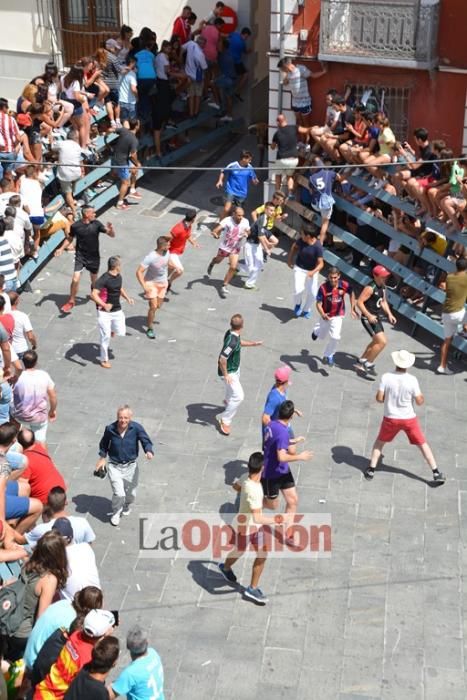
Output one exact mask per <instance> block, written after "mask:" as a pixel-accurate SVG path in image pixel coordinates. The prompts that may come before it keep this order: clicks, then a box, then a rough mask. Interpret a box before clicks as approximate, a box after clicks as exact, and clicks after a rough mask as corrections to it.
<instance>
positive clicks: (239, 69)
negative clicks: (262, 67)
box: [235, 63, 248, 76]
mask: <svg viewBox="0 0 467 700" xmlns="http://www.w3.org/2000/svg"><path fill="white" fill-rule="evenodd" d="M235 72H236V74H237V75H239V76H240V75H245V73H248V71H247V69H246V68H245V66H244V64H243V63H235Z"/></svg>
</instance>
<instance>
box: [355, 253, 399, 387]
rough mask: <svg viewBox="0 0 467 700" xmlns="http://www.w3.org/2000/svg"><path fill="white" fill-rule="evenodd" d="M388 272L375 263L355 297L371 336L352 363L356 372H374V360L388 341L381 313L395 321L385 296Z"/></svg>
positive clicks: (392, 321)
mask: <svg viewBox="0 0 467 700" xmlns="http://www.w3.org/2000/svg"><path fill="white" fill-rule="evenodd" d="M390 274H391V273H390V272H389V270H387V269H386V268H385V267H384V266H383V265H376V267H374V268H373V281H372V282H370V283H369V284H367V285H366V286H365V287H364V288H363V289H362V292H361V294H360V296H359V297H358V299H357V307H358V309H359V311H360V313H361V318H360V320H361V322H362V325H363V327H364V329H365V330H366V332H367V333H368V334H369V335H370V336H371V341H370V343H369V344H368V345H367V346H366V348H365V351H364V353H363V354H362V356H361V357H360V358H359V360H358V362H357V363H356V364H355V365H354V367H355V369H356V370H357V371H358V372H363V373H364V374H367V373H369V374H373V375H375V374H376V371H375V360H376V358H377V357H378V355H379V354H380V352H382V351H383V350H384V348H385V347H386V345H387V342H388V341H387V338H386V335H385V333H384V326H383V323H382V317H383V313H384V314H385V315H386V316H387V318H388V321H389V323H391V324H392V325H394V324H395V323H396V321H397V319H396V317H395V316H394V314H393V313H392V311H391V309H390V306H389V304H388V301H387V298H386V287H385V280H387V278H388V277H389V276H390Z"/></svg>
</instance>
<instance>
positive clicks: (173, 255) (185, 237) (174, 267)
mask: <svg viewBox="0 0 467 700" xmlns="http://www.w3.org/2000/svg"><path fill="white" fill-rule="evenodd" d="M195 219H196V211H195V210H194V209H190V210H189V211H187V213H186V214H185V218H184V219H183V220H182V221H179V222H178V224H175V226H174V227H173V228H172V229H171V230H170V233H169V236H170V245H169V286H168V288H167V291H169V290H170V289H171V288H172V283H173V282H175V280H176V279H177V278H178V277H181V276H182V275H183V272H184V267H183V265H182V261H181V260H180V256H181V255H183V253H184V251H185V246H186V244H187V241H189V242H190V243H191V245H192V246H193V248H199V247H200V245H199V243H198V242H197V241H196V239H195V238H193V236H192V228H193V224H194V221H195Z"/></svg>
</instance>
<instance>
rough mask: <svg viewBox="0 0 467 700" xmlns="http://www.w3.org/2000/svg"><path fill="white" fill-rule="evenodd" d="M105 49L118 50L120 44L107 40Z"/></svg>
mask: <svg viewBox="0 0 467 700" xmlns="http://www.w3.org/2000/svg"><path fill="white" fill-rule="evenodd" d="M105 48H106V49H119V48H120V44H119V43H118V41H115V39H107V41H106V42H105Z"/></svg>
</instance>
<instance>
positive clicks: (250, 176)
mask: <svg viewBox="0 0 467 700" xmlns="http://www.w3.org/2000/svg"><path fill="white" fill-rule="evenodd" d="M252 160H253V156H252V154H251V153H250V151H242V152H241V154H240V158H239V160H235V161H234V162H233V163H229V164H228V165H227V166H226V167H225V168H224V170H222V171H221V173H220V175H219V179H218V180H217V182H216V187H217V189H218V190H220V189H221V188H222V187H224V185H225V187H224V209H223V211H222V213H221V217H220V218H221V220H222V219H225V217H226V216H228V215H229V214H230V210H231V208H232V206H234V207H242V206H243V204H244V202H245V200H246V198H247V197H248V187H249V185H250V182H252V183H253V184H254V185H259V180H258V178H257V176H256V173H255V171H254V169H253V166H252V165H251V161H252Z"/></svg>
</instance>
